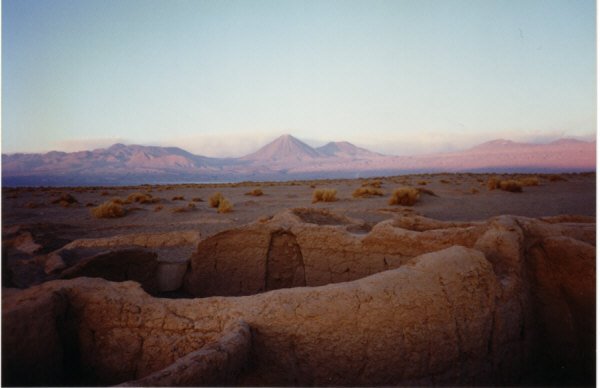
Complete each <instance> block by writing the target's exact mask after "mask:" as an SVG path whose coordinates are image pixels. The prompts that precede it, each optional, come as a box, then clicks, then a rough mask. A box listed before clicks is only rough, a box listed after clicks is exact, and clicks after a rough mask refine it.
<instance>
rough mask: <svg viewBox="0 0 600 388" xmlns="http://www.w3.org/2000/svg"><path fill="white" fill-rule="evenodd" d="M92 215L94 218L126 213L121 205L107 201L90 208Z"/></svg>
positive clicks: (114, 216) (112, 216) (119, 215)
mask: <svg viewBox="0 0 600 388" xmlns="http://www.w3.org/2000/svg"><path fill="white" fill-rule="evenodd" d="M91 211H92V215H93V216H94V217H96V218H118V217H123V216H124V215H125V213H126V211H125V209H124V208H123V206H122V205H121V204H119V203H117V202H115V201H107V202H104V203H103V204H101V205H100V206H97V207H95V208H92V209H91Z"/></svg>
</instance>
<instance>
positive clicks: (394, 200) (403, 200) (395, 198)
mask: <svg viewBox="0 0 600 388" xmlns="http://www.w3.org/2000/svg"><path fill="white" fill-rule="evenodd" d="M419 197H420V193H419V190H417V189H415V188H412V187H401V188H399V189H396V190H394V193H393V194H392V196H391V197H390V199H389V201H388V203H389V204H390V205H402V206H412V205H414V204H415V203H417V201H418V200H419Z"/></svg>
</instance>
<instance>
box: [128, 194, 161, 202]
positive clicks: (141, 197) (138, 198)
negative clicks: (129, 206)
mask: <svg viewBox="0 0 600 388" xmlns="http://www.w3.org/2000/svg"><path fill="white" fill-rule="evenodd" d="M158 201H160V199H159V198H152V196H151V195H150V194H144V193H140V192H137V193H132V194H129V196H128V197H127V200H126V202H129V203H131V202H138V203H156V202H158Z"/></svg>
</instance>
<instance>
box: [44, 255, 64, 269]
mask: <svg viewBox="0 0 600 388" xmlns="http://www.w3.org/2000/svg"><path fill="white" fill-rule="evenodd" d="M66 267H67V265H66V264H65V262H64V260H63V259H62V257H61V256H60V254H58V253H56V252H53V253H50V254H49V255H48V256H47V259H46V262H45V265H44V272H46V274H47V275H50V274H52V273H56V272H60V271H61V270H63V269H65V268H66Z"/></svg>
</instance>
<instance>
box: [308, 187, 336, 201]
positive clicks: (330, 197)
mask: <svg viewBox="0 0 600 388" xmlns="http://www.w3.org/2000/svg"><path fill="white" fill-rule="evenodd" d="M336 195H337V190H336V189H316V190H315V191H313V197H312V203H316V202H335V201H337V200H338V199H337V198H336Z"/></svg>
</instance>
